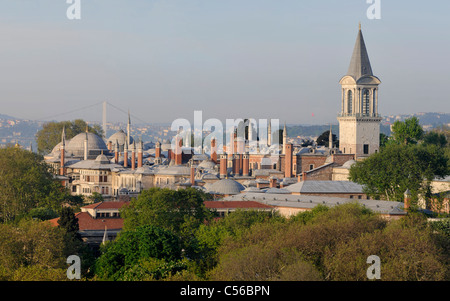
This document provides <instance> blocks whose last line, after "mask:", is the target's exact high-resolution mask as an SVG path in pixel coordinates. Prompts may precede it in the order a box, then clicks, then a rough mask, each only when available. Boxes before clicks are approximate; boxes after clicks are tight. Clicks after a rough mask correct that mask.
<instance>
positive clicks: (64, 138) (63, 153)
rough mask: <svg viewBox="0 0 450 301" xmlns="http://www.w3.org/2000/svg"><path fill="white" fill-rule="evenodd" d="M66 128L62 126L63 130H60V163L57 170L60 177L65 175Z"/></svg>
mask: <svg viewBox="0 0 450 301" xmlns="http://www.w3.org/2000/svg"><path fill="white" fill-rule="evenodd" d="M65 149H66V127H65V126H63V130H62V134H61V147H60V151H61V162H60V169H59V174H60V175H61V176H63V175H64V174H65V167H64V166H65V163H64V159H65V153H66V150H65Z"/></svg>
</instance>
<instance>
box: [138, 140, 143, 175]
mask: <svg viewBox="0 0 450 301" xmlns="http://www.w3.org/2000/svg"><path fill="white" fill-rule="evenodd" d="M142 163H143V145H142V140H141V141H139V144H138V163H137V167H138V168H139V167H142Z"/></svg>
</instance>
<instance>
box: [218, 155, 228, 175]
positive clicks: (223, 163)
mask: <svg viewBox="0 0 450 301" xmlns="http://www.w3.org/2000/svg"><path fill="white" fill-rule="evenodd" d="M227 158H228V157H227V153H223V154H221V155H220V177H221V178H226V176H227V161H228V159H227Z"/></svg>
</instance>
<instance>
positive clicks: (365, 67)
mask: <svg viewBox="0 0 450 301" xmlns="http://www.w3.org/2000/svg"><path fill="white" fill-rule="evenodd" d="M347 75H350V76H352V77H353V78H354V79H355V80H358V79H359V78H361V77H362V76H364V75H371V76H373V73H372V67H371V66H370V60H369V55H368V54H367V49H366V44H365V43H364V37H363V34H362V31H361V23H359V31H358V35H357V37H356V43H355V47H354V48H353V54H352V58H351V60H350V66H349V67H348V72H347Z"/></svg>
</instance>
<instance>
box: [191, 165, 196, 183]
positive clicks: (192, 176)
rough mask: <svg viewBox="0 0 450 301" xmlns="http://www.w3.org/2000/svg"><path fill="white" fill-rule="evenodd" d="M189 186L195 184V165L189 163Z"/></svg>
mask: <svg viewBox="0 0 450 301" xmlns="http://www.w3.org/2000/svg"><path fill="white" fill-rule="evenodd" d="M191 186H195V167H194V165H191Z"/></svg>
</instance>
